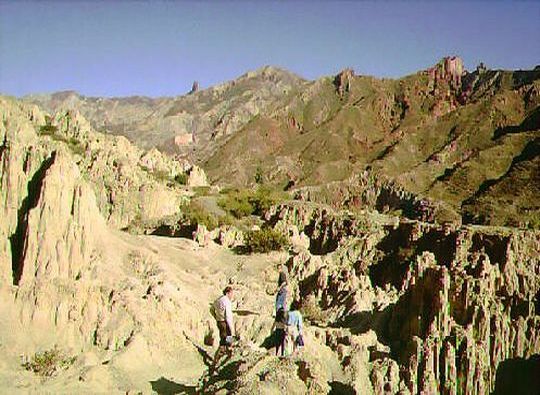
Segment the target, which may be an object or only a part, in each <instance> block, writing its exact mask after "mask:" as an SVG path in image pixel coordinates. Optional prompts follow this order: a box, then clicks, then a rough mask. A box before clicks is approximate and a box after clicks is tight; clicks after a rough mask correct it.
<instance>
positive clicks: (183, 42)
mask: <svg viewBox="0 0 540 395" xmlns="http://www.w3.org/2000/svg"><path fill="white" fill-rule="evenodd" d="M539 21H540V2H502V1H490V2H481V1H474V2H464V1H463V2H460V1H458V2H456V1H454V2H442V1H434V2H391V1H386V2H377V3H372V2H361V1H344V2H341V1H324V2H323V1H294V0H293V1H252V2H248V1H220V2H211V1H199V2H195V1H175V2H173V1H152V2H150V1H103V0H102V1H67V0H65V1H39V2H36V1H34V2H32V1H5V0H0V92H1V93H3V94H10V95H15V96H21V95H25V94H29V93H44V92H54V91H60V90H68V89H69V90H76V91H79V92H80V93H82V94H85V95H90V96H127V95H135V94H137V95H146V96H171V95H180V94H184V93H186V92H187V91H189V89H190V88H191V84H192V83H193V81H194V80H198V81H199V83H200V85H201V87H203V88H204V87H208V86H211V85H215V84H217V83H220V82H223V81H226V80H230V79H234V78H236V77H238V76H240V75H241V74H243V73H245V72H247V71H249V70H253V69H256V68H258V67H261V66H263V65H268V64H269V65H275V66H280V67H283V68H285V69H288V70H290V71H293V72H295V73H297V74H299V75H301V76H303V77H305V78H308V79H315V78H317V77H320V76H323V75H330V74H334V73H336V72H338V71H339V70H341V69H343V68H345V67H352V68H354V69H355V71H356V73H357V74H369V75H375V76H379V77H399V76H403V75H406V74H410V73H413V72H415V71H417V70H419V69H424V68H427V67H429V66H430V65H432V64H434V63H436V62H437V61H438V60H439V59H440V58H441V57H443V56H445V55H459V56H461V57H462V58H463V59H464V61H465V65H466V67H467V68H468V69H474V67H475V66H476V65H477V64H478V63H479V62H480V61H483V62H484V63H486V65H488V66H489V67H491V68H505V69H519V68H522V69H527V68H533V67H534V66H535V65H537V64H540V22H539Z"/></svg>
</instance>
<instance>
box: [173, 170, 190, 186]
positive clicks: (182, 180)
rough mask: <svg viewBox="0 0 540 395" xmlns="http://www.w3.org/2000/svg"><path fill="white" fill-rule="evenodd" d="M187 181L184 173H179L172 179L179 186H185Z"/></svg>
mask: <svg viewBox="0 0 540 395" xmlns="http://www.w3.org/2000/svg"><path fill="white" fill-rule="evenodd" d="M187 180H188V176H187V174H186V173H179V174H177V175H176V176H175V177H174V181H176V182H177V183H178V184H180V185H186V184H187Z"/></svg>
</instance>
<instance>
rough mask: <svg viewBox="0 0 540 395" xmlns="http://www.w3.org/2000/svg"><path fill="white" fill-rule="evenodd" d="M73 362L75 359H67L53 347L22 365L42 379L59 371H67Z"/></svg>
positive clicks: (35, 355) (36, 354)
mask: <svg viewBox="0 0 540 395" xmlns="http://www.w3.org/2000/svg"><path fill="white" fill-rule="evenodd" d="M73 362H75V357H68V356H66V355H65V354H64V353H63V352H61V351H60V350H58V349H57V348H56V347H54V348H53V349H51V350H46V351H43V352H37V353H35V354H34V356H33V357H32V359H31V360H30V361H27V362H25V363H23V364H22V366H23V367H24V368H25V369H26V370H30V371H32V372H34V373H36V374H38V375H40V376H43V377H51V376H53V375H55V374H56V373H57V372H58V371H59V370H61V369H67V368H68V367H69V366H71V365H72V364H73Z"/></svg>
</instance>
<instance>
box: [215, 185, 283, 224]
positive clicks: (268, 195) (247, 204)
mask: <svg viewBox="0 0 540 395" xmlns="http://www.w3.org/2000/svg"><path fill="white" fill-rule="evenodd" d="M222 194H223V196H222V197H221V198H220V199H219V201H218V204H219V206H220V207H221V208H223V209H224V210H225V211H227V212H228V213H230V214H231V215H233V216H234V217H236V218H242V217H246V216H248V215H252V214H255V215H263V214H264V212H265V211H267V210H268V209H269V208H270V207H271V206H273V205H275V204H277V203H279V202H281V201H283V200H286V199H287V198H288V194H287V193H286V192H283V191H276V190H274V189H272V188H271V187H268V186H262V185H261V186H259V187H258V188H257V189H256V190H250V189H241V190H228V191H226V192H225V191H223V192H222Z"/></svg>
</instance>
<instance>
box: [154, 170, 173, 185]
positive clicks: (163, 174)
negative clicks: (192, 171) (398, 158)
mask: <svg viewBox="0 0 540 395" xmlns="http://www.w3.org/2000/svg"><path fill="white" fill-rule="evenodd" d="M152 174H153V175H154V177H155V178H156V179H157V180H158V181H165V182H167V181H171V177H170V176H169V172H168V171H166V170H154V171H153V172H152Z"/></svg>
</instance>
